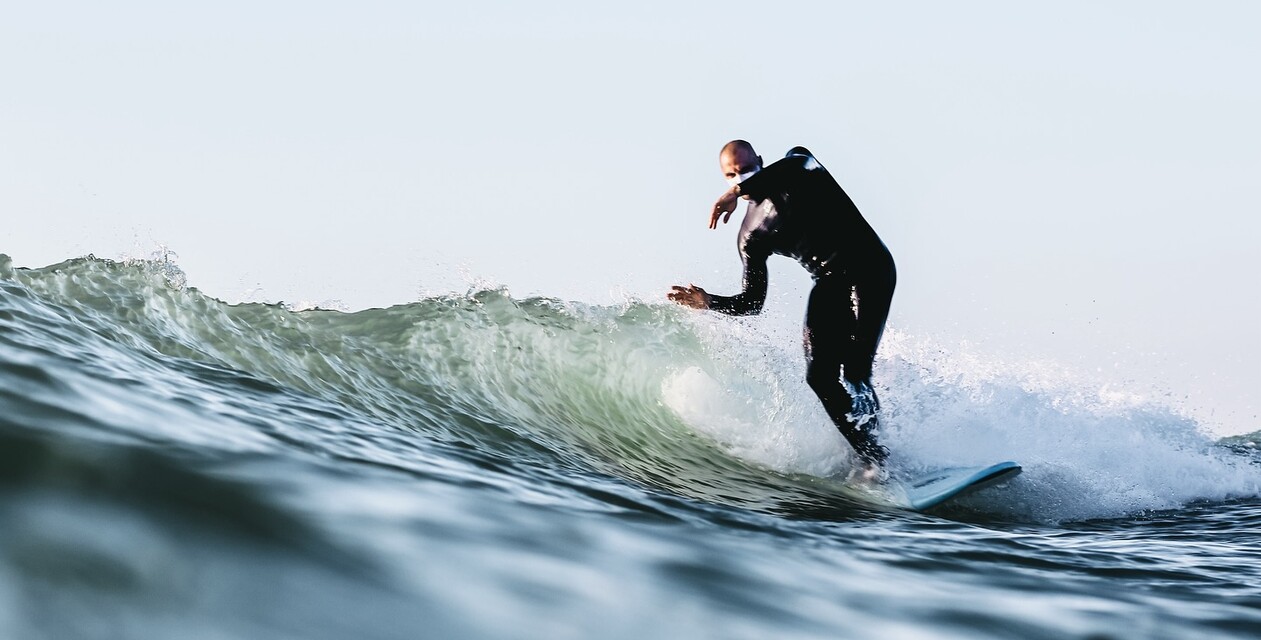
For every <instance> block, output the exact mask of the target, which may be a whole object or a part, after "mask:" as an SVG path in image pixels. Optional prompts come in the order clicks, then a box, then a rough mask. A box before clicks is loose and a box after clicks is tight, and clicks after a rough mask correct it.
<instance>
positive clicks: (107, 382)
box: [0, 255, 1261, 638]
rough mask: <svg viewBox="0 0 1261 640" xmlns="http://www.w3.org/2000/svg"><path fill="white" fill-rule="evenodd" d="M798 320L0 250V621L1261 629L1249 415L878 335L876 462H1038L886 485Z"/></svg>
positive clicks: (887, 632)
mask: <svg viewBox="0 0 1261 640" xmlns="http://www.w3.org/2000/svg"><path fill="white" fill-rule="evenodd" d="M793 338H794V336H791V335H778V334H776V333H775V331H773V330H770V329H767V328H766V326H765V325H764V324H759V323H758V322H757V321H756V320H753V321H750V320H732V319H727V318H716V317H707V316H704V315H701V314H693V313H685V312H684V311H683V310H681V309H677V308H674V307H671V306H668V305H657V304H641V303H627V304H625V305H621V306H591V305H583V304H576V303H566V302H560V301H556V300H548V299H540V298H534V299H528V300H518V299H513V298H512V297H510V296H509V295H507V294H506V293H505V292H502V291H493V290H491V291H480V292H475V293H471V294H470V295H467V296H452V297H440V298H432V299H426V300H421V301H419V302H415V303H412V304H406V305H400V306H396V307H391V308H389V309H372V310H367V311H361V312H357V313H340V312H335V311H321V310H312V311H301V312H296V311H292V310H289V309H286V308H283V307H281V306H274V305H262V304H245V305H235V306H234V305H227V304H224V303H222V302H219V301H217V300H214V299H212V298H209V297H207V296H204V295H202V294H201V293H199V292H198V291H197V290H195V289H192V288H187V287H184V286H182V281H181V278H180V274H179V273H178V270H177V269H176V268H175V267H173V266H172V265H170V264H163V263H132V264H123V263H115V262H111V261H105V260H97V259H93V258H85V259H77V260H70V261H67V262H64V263H61V264H58V265H53V266H50V267H46V268H43V269H36V270H25V269H15V268H13V266H12V265H11V261H10V260H9V259H8V258H7V257H5V256H2V255H0V637H4V638H41V637H46V638H173V637H179V638H260V637H266V638H452V637H460V638H475V637H486V638H589V637H616V638H638V637H651V635H656V636H664V637H679V638H685V637H686V638H693V637H696V638H790V637H800V638H814V637H817V638H836V637H859V638H868V637H900V638H950V637H958V638H977V637H1009V638H1042V637H1047V638H1055V637H1098V638H1103V637H1116V638H1133V637H1151V638H1185V637H1206V636H1207V637H1256V636H1258V635H1259V634H1261V551H1258V547H1259V543H1261V535H1259V534H1258V527H1259V525H1261V498H1259V497H1258V496H1259V493H1261V466H1259V465H1258V458H1257V456H1255V455H1254V454H1253V453H1252V451H1253V450H1254V449H1255V446H1254V445H1252V442H1253V440H1255V437H1250V436H1244V437H1238V438H1233V439H1230V440H1229V441H1224V442H1213V441H1212V440H1211V439H1210V438H1208V437H1207V436H1205V435H1203V434H1202V433H1201V432H1200V430H1199V429H1198V425H1196V424H1195V423H1194V422H1193V421H1191V420H1190V419H1187V418H1185V417H1181V416H1180V415H1178V414H1177V413H1176V412H1174V411H1171V410H1170V409H1168V408H1165V407H1164V406H1162V405H1161V404H1160V403H1159V402H1156V401H1152V400H1150V399H1146V398H1143V397H1141V396H1136V395H1133V394H1132V393H1123V392H1122V391H1120V390H1115V389H1108V388H1100V387H1098V386H1094V387H1092V386H1089V385H1087V384H1085V383H1082V382H1074V381H1073V380H1072V378H1071V377H1069V376H1065V375H1063V374H1061V373H1059V372H1056V371H1054V370H1051V369H1048V368H1047V367H1045V366H1041V365H1037V364H1035V363H1017V364H1004V363H998V362H991V361H985V360H983V359H979V358H977V357H976V356H970V355H967V354H958V353H951V352H948V351H945V350H942V349H939V348H936V347H933V346H931V345H929V344H927V343H925V342H922V341H916V340H915V339H914V338H912V337H910V336H906V335H902V334H898V333H896V332H891V333H890V334H889V335H888V336H887V337H886V341H885V344H884V346H883V347H882V357H881V359H880V360H879V361H878V363H877V367H878V368H877V376H878V383H879V386H880V387H881V391H882V394H881V397H882V400H883V401H884V403H885V406H886V409H887V415H886V417H885V425H886V431H887V433H886V434H885V441H886V442H887V443H888V444H889V446H890V447H891V448H892V449H893V450H894V452H895V453H894V456H893V458H892V464H893V465H894V466H895V467H896V468H898V469H901V470H904V471H914V470H923V469H927V468H929V467H930V466H936V465H940V464H962V463H987V462H993V461H996V460H999V459H1009V458H1010V459H1015V460H1018V461H1020V462H1021V463H1022V464H1023V465H1024V468H1025V472H1024V474H1023V475H1021V476H1020V477H1019V478H1017V479H1016V480H1015V481H1013V482H1012V483H1011V484H1010V485H1009V486H1007V487H1004V488H1000V489H991V490H987V491H985V492H982V493H979V494H976V495H974V496H972V497H970V498H968V499H967V500H965V501H963V502H962V503H960V504H957V505H955V506H953V507H950V508H948V509H945V510H943V511H939V512H937V513H934V514H915V513H909V512H904V511H899V510H895V509H890V508H882V507H878V506H875V505H873V504H871V503H869V502H867V501H864V500H862V499H861V494H860V493H858V492H856V491H855V490H853V489H851V488H849V487H846V486H845V485H844V483H843V480H842V479H843V478H844V475H845V472H846V471H847V469H848V464H849V463H848V459H847V457H846V449H845V447H844V446H843V444H842V441H841V439H840V436H839V435H838V434H837V433H836V432H835V430H834V429H833V428H832V427H831V426H830V425H829V424H828V423H827V419H826V417H825V416H824V415H823V414H822V411H821V409H819V407H818V406H817V402H816V401H815V400H814V399H813V397H812V396H811V395H810V393H809V391H808V389H806V388H805V386H804V383H803V382H801V381H800V380H799V378H800V371H799V369H800V367H801V361H800V358H801V356H800V353H799V352H798V351H797V349H798V347H797V345H796V344H795V341H794V340H793ZM650 634H651V635H650Z"/></svg>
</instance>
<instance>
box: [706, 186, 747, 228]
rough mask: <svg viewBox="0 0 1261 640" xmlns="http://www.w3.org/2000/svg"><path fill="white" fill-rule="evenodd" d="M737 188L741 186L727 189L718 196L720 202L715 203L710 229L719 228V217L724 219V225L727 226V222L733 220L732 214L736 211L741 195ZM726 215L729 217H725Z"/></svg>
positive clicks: (710, 218) (710, 217)
mask: <svg viewBox="0 0 1261 640" xmlns="http://www.w3.org/2000/svg"><path fill="white" fill-rule="evenodd" d="M737 188H739V185H737V186H735V187H732V188H730V189H727V190H726V191H724V192H723V193H722V195H720V196H718V202H715V203H714V212H713V213H711V214H709V228H710V229H717V228H718V218H719V217H721V218H722V223H723V224H727V221H728V220H730V219H731V212H732V211H735V210H736V199H738V198H739V197H740V193H739V192H737V191H736V189H737ZM724 213H725V214H727V215H725V216H724V215H723V214H724Z"/></svg>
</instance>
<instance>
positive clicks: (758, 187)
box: [740, 156, 807, 200]
mask: <svg viewBox="0 0 1261 640" xmlns="http://www.w3.org/2000/svg"><path fill="white" fill-rule="evenodd" d="M806 159H807V157H806V156H788V157H787V158H782V159H780V160H776V161H775V162H772V163H771V164H769V165H767V166H766V167H765V168H763V169H762V170H761V171H759V172H757V173H755V174H753V175H751V176H749V178H748V179H747V180H745V181H744V182H741V183H740V195H742V196H749V198H750V199H752V200H764V199H766V198H769V197H770V196H771V195H773V194H776V193H783V192H786V191H789V189H788V186H789V183H791V182H792V181H794V180H795V179H796V178H797V176H799V175H801V174H802V173H803V172H804V169H805V166H804V165H805V161H806Z"/></svg>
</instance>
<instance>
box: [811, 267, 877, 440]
mask: <svg viewBox="0 0 1261 640" xmlns="http://www.w3.org/2000/svg"><path fill="white" fill-rule="evenodd" d="M852 291H853V284H852V283H851V282H850V281H849V280H847V279H845V278H842V277H839V276H828V277H824V278H820V279H819V280H817V281H816V282H815V285H814V289H812V290H811V291H810V302H809V305H808V306H807V307H806V325H805V330H804V331H803V338H804V345H805V352H806V382H807V383H809V385H810V388H811V389H813V390H814V392H815V394H816V395H818V396H819V401H820V402H822V403H823V408H824V410H825V411H827V413H828V417H830V418H831V419H832V422H833V424H835V425H836V428H837V429H839V430H840V432H841V435H843V436H845V439H846V440H848V441H849V444H850V446H852V447H854V451H855V452H857V453H858V455H859V456H860V457H861V458H863V459H864V460H867V461H869V462H875V463H881V462H883V461H884V459H885V457H887V456H888V450H887V449H885V448H884V447H882V446H880V445H879V444H877V443H876V438H875V435H874V433H873V431H874V430H875V426H876V424H875V420H874V412H873V413H872V415H871V416H870V417H869V418H868V419H867V420H866V421H864V424H861V425H860V424H859V423H858V421H856V420H851V419H850V418H849V416H848V414H851V413H856V412H855V407H854V397H853V396H851V395H850V393H849V391H848V390H847V389H846V388H845V385H844V384H843V383H842V382H841V368H842V366H846V367H847V369H848V366H849V364H851V363H852V364H855V365H857V366H856V368H857V369H861V368H862V367H863V366H864V365H863V364H862V363H863V362H866V363H867V364H866V365H865V366H866V373H865V374H864V377H863V381H866V379H867V378H868V377H870V375H871V364H870V363H871V359H872V357H873V356H874V345H872V347H873V350H872V353H871V354H867V353H866V349H867V343H868V342H870V336H869V335H868V334H869V333H870V331H868V334H863V335H864V336H866V337H867V340H865V341H864V342H863V343H862V344H861V345H860V343H859V341H858V340H857V337H858V329H859V326H860V318H861V316H862V314H861V313H859V314H858V315H856V314H855V313H854V307H853V302H852V301H851V292H852ZM869 295H871V294H869ZM873 306H875V305H873ZM885 313H886V314H887V313H888V306H887V304H886V306H885ZM872 320H873V321H874V314H873V318H872ZM883 326H884V322H883V319H881V322H880V328H881V329H883ZM875 341H876V342H878V341H879V335H878V334H877V335H876V337H875ZM846 373H847V374H848V370H847V372H846ZM846 377H847V378H848V377H849V376H848V375H847V376H846ZM867 388H868V389H870V385H869V384H868V385H867ZM872 397H873V400H874V394H873V396H872Z"/></svg>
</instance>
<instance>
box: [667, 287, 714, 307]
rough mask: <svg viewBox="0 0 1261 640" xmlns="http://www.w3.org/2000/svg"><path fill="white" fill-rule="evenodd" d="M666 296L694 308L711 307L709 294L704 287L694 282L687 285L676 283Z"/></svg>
mask: <svg viewBox="0 0 1261 640" xmlns="http://www.w3.org/2000/svg"><path fill="white" fill-rule="evenodd" d="M666 297H667V298H669V299H670V300H671V301H672V302H677V303H679V304H681V305H683V306H685V307H691V308H693V309H708V308H709V294H708V293H705V290H704V289H702V288H700V287H698V286H696V285H694V284H690V285H688V286H686V287H680V286H679V285H677V284H676V285H674V286H673V287H671V291H670V293H667V294H666Z"/></svg>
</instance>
